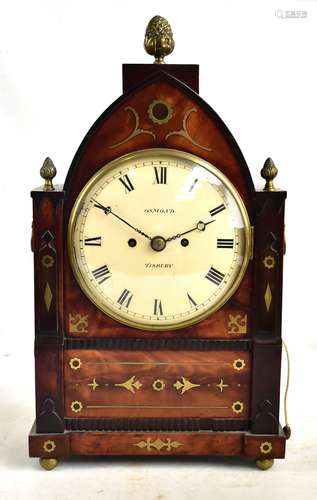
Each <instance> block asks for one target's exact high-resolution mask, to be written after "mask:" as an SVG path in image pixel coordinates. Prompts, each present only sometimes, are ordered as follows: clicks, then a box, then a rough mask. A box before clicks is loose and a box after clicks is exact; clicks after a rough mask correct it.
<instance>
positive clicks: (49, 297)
mask: <svg viewBox="0 0 317 500" xmlns="http://www.w3.org/2000/svg"><path fill="white" fill-rule="evenodd" d="M52 298H53V295H52V291H51V287H50V285H49V283H48V282H47V283H46V287H45V291H44V302H45V305H46V310H47V312H49V310H50V307H51V303H52Z"/></svg>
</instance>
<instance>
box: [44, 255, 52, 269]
mask: <svg viewBox="0 0 317 500" xmlns="http://www.w3.org/2000/svg"><path fill="white" fill-rule="evenodd" d="M41 262H42V266H43V267H46V269H49V268H50V267H53V265H54V258H53V257H52V256H51V255H48V254H46V255H43V257H42V259H41Z"/></svg>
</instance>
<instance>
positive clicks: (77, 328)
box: [69, 313, 88, 333]
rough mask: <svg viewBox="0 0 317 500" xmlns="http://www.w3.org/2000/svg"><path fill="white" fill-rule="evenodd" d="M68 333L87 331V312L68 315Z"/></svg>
mask: <svg viewBox="0 0 317 500" xmlns="http://www.w3.org/2000/svg"><path fill="white" fill-rule="evenodd" d="M69 332H70V333H88V314H86V315H82V314H78V313H77V314H70V315H69Z"/></svg>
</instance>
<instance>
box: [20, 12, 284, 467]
mask: <svg viewBox="0 0 317 500" xmlns="http://www.w3.org/2000/svg"><path fill="white" fill-rule="evenodd" d="M144 45H145V49H146V50H147V52H148V53H150V54H151V55H154V57H155V63H154V64H124V65H123V94H122V96H121V97H120V98H119V99H118V100H117V101H115V102H114V103H113V104H112V105H111V106H110V107H109V108H108V109H107V110H106V111H105V112H104V113H103V114H102V115H101V116H100V117H99V118H98V119H97V121H96V122H95V123H94V125H93V126H92V127H91V129H90V130H89V132H88V133H87V135H86V137H85V138H84V140H83V141H82V143H81V145H80V147H79V149H78V151H77V153H76V154H75V157H74V160H73V162H72V164H71V166H70V169H69V172H68V175H67V178H66V180H65V183H64V185H63V186H58V185H53V178H54V177H55V174H56V169H55V167H54V165H53V163H52V161H51V160H50V159H49V158H47V159H46V160H45V162H44V164H43V166H42V168H41V175H42V177H43V178H44V179H45V184H44V186H43V187H41V188H39V189H35V190H34V191H32V198H33V235H32V249H33V252H34V269H35V273H34V276H35V370H36V420H35V423H34V426H33V428H32V430H31V433H30V436H29V450H30V456H32V457H40V459H41V460H40V461H41V464H42V465H43V467H45V468H47V469H50V468H53V467H54V466H55V465H56V464H57V462H58V460H59V459H60V458H63V457H68V456H71V455H126V456H128V455H133V456H156V455H169V456H170V455H178V456H181V455H206V456H207V455H210V456H212V455H230V456H232V455H241V456H245V457H249V458H251V459H254V460H255V461H256V463H257V465H258V466H259V467H260V468H269V467H270V466H271V465H272V463H273V459H274V458H283V457H284V453H285V440H286V438H287V437H288V430H287V429H285V428H284V430H283V429H282V428H281V426H280V424H279V394H280V366H281V345H282V341H281V301H282V271H283V268H282V265H283V253H284V203H285V198H286V192H285V191H280V190H276V189H275V187H274V184H273V179H274V177H275V176H276V174H277V169H276V167H275V165H274V163H273V161H272V160H271V159H268V160H267V161H266V162H265V164H264V167H263V169H262V171H261V174H262V176H263V177H264V178H265V180H266V184H265V187H264V189H263V190H261V191H257V190H255V189H254V186H253V182H252V179H251V175H250V172H249V169H248V167H247V164H246V162H245V160H244V158H243V156H242V153H241V151H240V149H239V147H238V145H237V143H236V141H235V140H234V138H233V137H232V135H231V134H230V132H229V130H228V129H227V127H226V126H225V124H224V123H223V122H222V120H221V119H220V118H219V116H218V115H217V114H216V113H215V112H214V111H213V109H212V108H211V107H210V106H209V105H208V104H206V102H205V101H203V100H202V98H201V97H200V96H199V94H198V69H199V68H198V66H197V65H174V64H173V65H171V64H165V63H164V57H166V55H168V54H169V53H170V52H171V51H172V50H173V48H174V41H173V35H172V31H171V28H170V26H169V24H168V22H167V21H166V20H165V19H163V18H161V17H159V16H156V17H154V18H153V19H152V20H151V21H150V23H149V25H148V27H147V29H146V34H145V41H144Z"/></svg>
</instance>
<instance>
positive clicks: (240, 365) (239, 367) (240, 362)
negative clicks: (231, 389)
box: [232, 359, 245, 371]
mask: <svg viewBox="0 0 317 500" xmlns="http://www.w3.org/2000/svg"><path fill="white" fill-rule="evenodd" d="M232 366H233V368H234V369H235V370H238V371H240V370H243V368H244V367H245V361H244V360H243V359H235V360H234V362H233V363H232Z"/></svg>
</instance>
